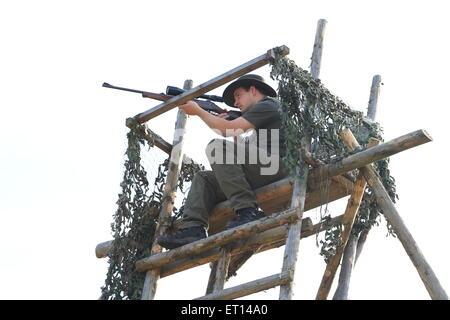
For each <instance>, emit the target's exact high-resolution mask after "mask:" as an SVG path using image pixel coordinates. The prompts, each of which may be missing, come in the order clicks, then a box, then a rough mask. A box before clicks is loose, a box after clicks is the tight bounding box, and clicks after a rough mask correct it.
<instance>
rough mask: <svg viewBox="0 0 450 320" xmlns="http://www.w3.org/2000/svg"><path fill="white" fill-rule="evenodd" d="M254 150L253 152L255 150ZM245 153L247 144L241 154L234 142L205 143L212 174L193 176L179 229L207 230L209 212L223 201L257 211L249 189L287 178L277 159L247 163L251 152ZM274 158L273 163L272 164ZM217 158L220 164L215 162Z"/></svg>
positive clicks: (240, 207)
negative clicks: (201, 228) (202, 227)
mask: <svg viewBox="0 0 450 320" xmlns="http://www.w3.org/2000/svg"><path fill="white" fill-rule="evenodd" d="M255 148H256V147H254V149H253V152H255V150H258V151H259V149H257V148H256V149H255ZM218 150H219V151H222V152H221V153H222V155H220V154H219V155H218V152H217V151H218ZM249 150H250V148H249V147H248V145H247V147H246V148H245V151H244V152H239V151H238V150H237V145H236V144H235V143H233V142H230V141H228V140H224V139H214V140H212V141H211V142H210V143H209V144H208V147H207V156H208V160H209V162H210V164H211V168H212V171H200V172H198V173H197V174H196V175H195V176H194V179H193V180H192V184H191V188H190V190H189V193H188V196H187V198H186V202H185V206H184V212H183V217H182V221H181V228H189V227H194V226H204V227H205V228H208V219H209V215H210V213H211V212H212V209H213V208H214V206H215V205H216V204H218V203H219V202H222V201H225V200H227V199H228V200H230V202H231V207H232V208H233V210H234V211H236V210H239V209H243V208H248V207H254V208H258V203H257V202H256V196H255V193H254V192H253V190H254V189H256V188H259V187H262V186H264V185H267V184H269V183H272V182H274V181H277V180H281V179H283V178H285V177H287V175H288V172H287V170H286V168H285V166H284V165H283V164H282V161H281V159H280V158H279V157H278V156H275V155H272V156H271V157H270V158H271V159H272V161H271V162H270V163H267V159H266V160H265V161H261V159H259V158H258V159H257V161H256V162H257V163H255V161H254V160H253V161H251V160H250V155H249V152H252V151H249ZM240 151H242V149H241V150H240ZM243 154H244V155H245V161H243V160H244V159H243V158H242V155H243ZM221 156H223V157H221ZM275 157H276V160H277V161H273V160H274V159H275ZM218 158H222V159H223V161H217V160H218ZM276 162H277V163H278V164H276ZM264 168H265V169H266V170H264ZM268 168H270V170H269V169H268ZM268 173H269V174H268Z"/></svg>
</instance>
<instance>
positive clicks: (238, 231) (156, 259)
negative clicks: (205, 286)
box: [136, 209, 298, 271]
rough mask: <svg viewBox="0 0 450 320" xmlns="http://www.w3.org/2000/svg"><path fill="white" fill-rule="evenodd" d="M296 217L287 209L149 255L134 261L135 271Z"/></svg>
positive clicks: (293, 212) (233, 239)
mask: <svg viewBox="0 0 450 320" xmlns="http://www.w3.org/2000/svg"><path fill="white" fill-rule="evenodd" d="M297 219H298V214H297V210H295V209H289V210H286V211H283V212H281V213H279V214H277V215H273V216H270V217H265V218H262V219H259V220H256V221H252V222H249V223H246V224H243V225H242V226H239V227H236V228H233V229H230V230H226V231H223V232H221V233H217V234H215V235H213V236H210V237H208V238H206V239H202V240H198V241H195V242H192V243H190V244H187V245H185V246H182V247H179V248H175V249H172V250H170V251H165V252H162V253H159V254H155V255H152V256H149V257H147V258H144V259H141V260H139V261H137V262H136V270H137V271H145V270H150V269H156V268H159V267H162V266H163V265H165V264H167V263H169V262H172V261H175V260H178V259H182V258H185V257H187V256H190V255H193V254H199V253H201V252H205V251H207V250H209V249H212V248H215V247H220V246H223V245H225V244H227V243H230V242H233V241H235V240H237V239H242V238H246V237H248V236H250V235H252V234H255V233H260V232H263V231H266V230H269V229H271V228H274V227H277V226H280V225H283V224H286V223H292V222H294V221H296V220H297Z"/></svg>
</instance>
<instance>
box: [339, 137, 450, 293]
mask: <svg viewBox="0 0 450 320" xmlns="http://www.w3.org/2000/svg"><path fill="white" fill-rule="evenodd" d="M348 135H349V137H352V140H353V141H352V142H351V144H347V143H346V146H347V148H348V149H349V150H350V151H352V150H354V149H355V148H357V147H359V144H358V142H357V141H356V139H355V138H354V137H353V134H352V133H351V132H350V130H348ZM344 142H345V141H344ZM361 172H362V173H363V175H364V177H365V178H366V181H367V183H368V184H369V186H370V187H371V189H372V191H373V193H374V194H375V197H376V199H377V203H378V205H379V206H380V209H381V210H382V212H383V215H384V217H385V218H386V220H387V221H388V222H389V223H390V225H391V226H392V228H393V229H394V232H395V234H396V235H397V237H398V239H399V240H400V242H401V244H402V245H403V247H404V248H405V250H406V253H407V254H408V256H409V258H410V259H411V261H412V263H413V264H414V267H416V269H417V271H418V273H419V276H420V278H421V279H422V281H423V283H424V285H425V288H426V289H427V291H428V293H429V294H430V297H431V298H432V299H438V300H448V296H447V293H446V292H445V290H444V288H443V287H442V286H441V284H440V282H439V280H438V279H437V277H436V275H435V274H434V272H433V270H432V269H431V266H430V265H429V264H428V262H427V261H426V260H425V257H424V256H423V254H422V252H421V251H420V249H419V247H418V245H417V244H416V242H415V241H414V238H413V237H412V235H411V233H410V232H409V230H408V228H407V227H406V225H405V223H404V222H403V220H402V218H401V217H400V215H399V213H398V212H397V209H396V208H395V206H394V204H393V202H392V200H391V198H390V197H389V194H388V193H387V191H386V189H385V188H384V186H383V184H382V182H381V181H380V179H379V176H378V175H377V173H376V172H375V170H374V169H373V168H372V166H365V167H363V168H361Z"/></svg>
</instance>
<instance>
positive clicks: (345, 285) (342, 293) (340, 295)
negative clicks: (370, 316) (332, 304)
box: [333, 75, 381, 300]
mask: <svg viewBox="0 0 450 320" xmlns="http://www.w3.org/2000/svg"><path fill="white" fill-rule="evenodd" d="M380 87H381V76H380V75H375V76H373V78H372V86H371V88H370V97H369V104H368V108H367V117H368V118H369V119H370V120H372V121H375V116H376V114H377V107H378V97H379V95H380ZM368 232H369V230H364V231H362V232H361V234H360V235H359V237H358V236H355V235H351V236H350V239H349V240H348V242H347V246H346V248H345V251H344V256H343V257H342V264H341V272H340V274H339V283H338V287H337V289H336V292H335V293H334V296H333V300H347V298H348V289H349V287H350V276H351V273H352V270H353V265H354V264H356V261H357V260H358V251H359V252H361V249H362V246H363V245H364V241H365V238H367V234H368ZM361 239H364V240H362V243H361V246H360V245H359V243H360V242H361Z"/></svg>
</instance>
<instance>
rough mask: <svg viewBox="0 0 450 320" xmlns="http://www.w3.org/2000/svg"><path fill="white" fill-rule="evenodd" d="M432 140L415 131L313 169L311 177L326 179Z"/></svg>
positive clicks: (423, 131) (428, 136)
mask: <svg viewBox="0 0 450 320" xmlns="http://www.w3.org/2000/svg"><path fill="white" fill-rule="evenodd" d="M432 140H433V139H432V138H431V136H430V135H429V134H428V133H427V132H426V131H425V130H417V131H414V132H411V133H408V134H405V135H403V136H401V137H398V138H396V139H393V140H391V141H388V142H385V143H383V144H380V145H379V146H376V147H373V148H370V149H367V150H364V151H361V152H358V153H355V154H353V155H350V156H348V157H346V158H344V159H343V160H342V161H340V162H338V163H330V164H327V165H325V166H321V167H318V168H316V169H313V170H311V175H313V176H314V177H316V176H319V177H320V175H322V176H327V177H333V176H336V175H340V174H342V173H344V172H347V171H350V170H353V169H357V168H360V167H363V166H365V165H367V164H370V163H373V162H377V161H379V160H382V159H385V158H388V157H390V156H392V155H394V154H396V153H399V152H402V151H405V150H408V149H410V148H413V147H417V146H419V145H421V144H424V143H427V142H430V141H432Z"/></svg>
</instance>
